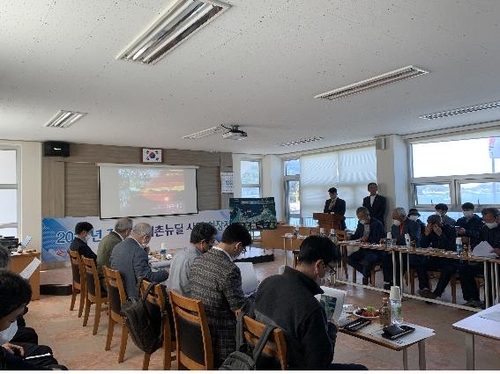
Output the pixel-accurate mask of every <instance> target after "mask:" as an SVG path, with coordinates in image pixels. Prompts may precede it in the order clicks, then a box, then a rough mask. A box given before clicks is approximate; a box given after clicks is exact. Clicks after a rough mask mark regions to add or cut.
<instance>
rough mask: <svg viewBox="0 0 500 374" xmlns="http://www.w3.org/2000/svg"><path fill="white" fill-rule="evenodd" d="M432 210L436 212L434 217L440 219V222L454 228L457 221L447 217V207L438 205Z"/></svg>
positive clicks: (441, 204)
mask: <svg viewBox="0 0 500 374" xmlns="http://www.w3.org/2000/svg"><path fill="white" fill-rule="evenodd" d="M434 209H435V210H436V215H437V216H439V217H441V222H443V223H446V224H447V225H450V226H455V225H456V224H457V221H455V220H454V219H453V218H451V217H449V216H448V215H447V213H448V205H446V204H443V203H439V204H436V205H435V206H434Z"/></svg>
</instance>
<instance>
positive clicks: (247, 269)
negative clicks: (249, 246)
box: [235, 262, 259, 296]
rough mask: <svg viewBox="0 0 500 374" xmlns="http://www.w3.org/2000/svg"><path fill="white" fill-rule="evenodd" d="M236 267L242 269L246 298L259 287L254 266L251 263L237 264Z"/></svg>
mask: <svg viewBox="0 0 500 374" xmlns="http://www.w3.org/2000/svg"><path fill="white" fill-rule="evenodd" d="M235 265H236V266H238V267H239V268H240V272H241V286H242V288H243V293H244V294H245V296H250V295H251V294H253V293H254V292H255V291H257V288H258V287H259V282H258V281H257V274H256V273H255V269H254V267H253V264H252V263H251V262H235Z"/></svg>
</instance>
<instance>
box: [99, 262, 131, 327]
mask: <svg viewBox="0 0 500 374" xmlns="http://www.w3.org/2000/svg"><path fill="white" fill-rule="evenodd" d="M102 270H103V272H104V276H105V278H106V286H107V288H108V298H109V309H110V311H111V313H110V316H111V318H113V320H114V321H116V322H120V323H121V322H122V318H123V317H122V316H121V314H120V311H121V309H122V304H123V303H124V302H125V301H126V300H127V293H126V292H125V287H124V286H123V280H122V276H121V274H120V272H119V271H118V270H116V269H110V268H108V267H107V266H106V265H104V266H103V267H102Z"/></svg>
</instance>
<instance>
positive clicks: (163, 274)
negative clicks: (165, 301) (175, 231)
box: [110, 222, 168, 297]
mask: <svg viewBox="0 0 500 374" xmlns="http://www.w3.org/2000/svg"><path fill="white" fill-rule="evenodd" d="M151 235H152V230H151V225H149V224H148V223H146V222H139V223H138V224H137V225H135V226H134V228H133V229H132V232H131V233H130V236H129V237H128V238H127V239H125V240H123V241H122V242H120V243H118V244H117V245H115V247H114V248H113V251H112V252H111V257H110V264H111V268H112V269H116V270H118V271H119V272H120V274H121V276H122V278H123V283H124V285H125V291H126V292H127V296H128V297H137V296H138V293H137V279H138V278H139V277H144V278H145V279H147V280H148V281H152V282H163V281H164V280H166V279H167V278H168V272H167V271H166V270H158V271H153V269H152V268H151V265H150V264H149V261H148V254H147V253H146V251H145V249H146V247H147V246H148V244H149V241H150V240H151Z"/></svg>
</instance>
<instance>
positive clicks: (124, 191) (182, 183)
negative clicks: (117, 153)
mask: <svg viewBox="0 0 500 374" xmlns="http://www.w3.org/2000/svg"><path fill="white" fill-rule="evenodd" d="M99 191H100V217H101V218H113V217H124V216H129V217H140V216H160V215H172V214H190V213H198V204H197V188H196V169H195V168H187V167H184V168H182V167H147V166H142V165H141V166H133V165H116V164H109V165H108V164H104V165H100V167H99Z"/></svg>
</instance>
